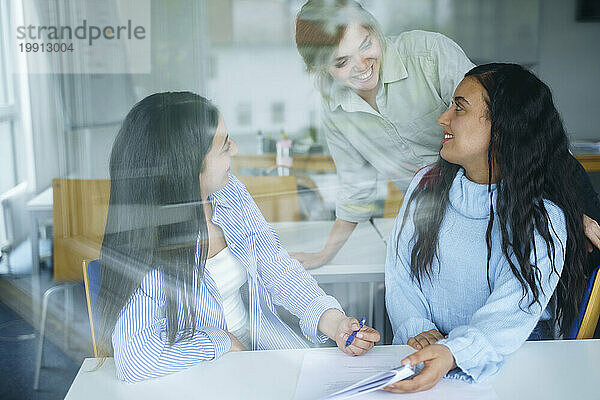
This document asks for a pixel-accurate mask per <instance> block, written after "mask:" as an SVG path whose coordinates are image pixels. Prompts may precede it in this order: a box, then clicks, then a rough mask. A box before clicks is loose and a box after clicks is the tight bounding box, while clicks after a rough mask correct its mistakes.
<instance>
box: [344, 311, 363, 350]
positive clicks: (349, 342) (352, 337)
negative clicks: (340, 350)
mask: <svg viewBox="0 0 600 400" xmlns="http://www.w3.org/2000/svg"><path fill="white" fill-rule="evenodd" d="M365 322H366V319H365V317H362V318H361V319H360V321H358V329H357V330H355V331H354V332H352V335H350V336H348V339H346V346H344V347H348V346H350V345H351V344H352V342H353V341H354V337H355V336H356V334H357V333H358V331H360V330H361V329H362V327H363V326H365Z"/></svg>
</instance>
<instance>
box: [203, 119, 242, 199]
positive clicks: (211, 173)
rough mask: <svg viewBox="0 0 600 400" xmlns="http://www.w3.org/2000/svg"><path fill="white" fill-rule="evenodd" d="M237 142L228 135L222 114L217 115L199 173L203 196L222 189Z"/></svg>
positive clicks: (227, 180) (235, 151) (227, 177)
mask: <svg viewBox="0 0 600 400" xmlns="http://www.w3.org/2000/svg"><path fill="white" fill-rule="evenodd" d="M237 150H238V148H237V144H236V143H235V142H234V141H233V139H231V138H230V137H229V134H228V133H227V127H226V126H225V121H223V116H221V115H219V124H218V125H217V130H216V132H215V136H214V137H213V141H212V146H211V147H210V150H209V151H208V153H206V157H204V168H203V169H202V172H201V173H200V190H201V191H202V196H203V198H206V197H208V196H209V195H210V194H212V193H214V192H216V191H218V190H220V189H222V188H223V187H225V185H227V182H229V171H230V169H231V157H232V156H234V155H235V154H236V153H237Z"/></svg>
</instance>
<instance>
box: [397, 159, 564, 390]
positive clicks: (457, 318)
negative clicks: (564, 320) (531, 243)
mask: <svg viewBox="0 0 600 400" xmlns="http://www.w3.org/2000/svg"><path fill="white" fill-rule="evenodd" d="M427 170H429V168H427V169H424V170H422V171H419V173H418V174H417V175H416V176H415V178H414V179H413V181H412V182H411V185H410V187H409V189H408V191H407V193H406V196H405V201H404V205H403V206H402V208H401V209H400V213H399V214H398V217H397V218H396V223H395V225H394V229H393V230H392V233H391V236H390V239H389V242H388V243H389V244H388V250H387V260H386V265H385V284H386V306H387V310H388V313H389V316H390V320H391V322H392V328H393V330H394V344H406V342H407V340H408V339H409V338H410V337H412V336H415V335H417V334H419V333H421V332H423V331H427V330H429V329H434V328H437V329H438V330H439V331H440V332H442V333H444V334H448V339H444V340H440V341H439V342H438V343H440V344H444V345H446V346H447V347H448V348H449V349H450V351H451V352H452V354H453V355H454V358H455V359H456V365H458V367H459V369H460V371H457V370H455V371H453V372H451V374H450V376H452V377H459V378H461V379H465V380H469V381H481V380H484V379H486V378H488V377H490V376H492V375H494V374H496V373H497V372H498V371H499V369H500V367H501V366H502V364H503V362H504V360H505V358H506V356H508V355H509V354H510V353H512V352H514V351H516V350H517V349H518V348H519V347H520V346H521V345H522V344H523V342H524V341H525V340H526V339H527V337H528V336H529V334H530V333H531V331H532V330H533V328H534V327H535V325H536V323H537V322H538V320H540V317H541V316H542V311H544V310H545V308H546V306H547V304H548V301H549V300H550V297H551V295H552V293H553V292H554V289H555V287H556V285H557V282H558V279H559V276H558V275H557V274H556V273H552V266H551V262H550V258H549V255H548V253H547V251H546V245H545V242H544V240H543V238H542V237H541V236H540V235H538V234H537V232H536V235H535V246H536V249H537V256H538V259H537V261H536V260H535V259H534V257H533V251H532V256H531V262H532V264H533V263H536V264H537V266H538V268H539V269H540V270H541V273H542V275H541V286H542V291H541V293H540V298H539V300H540V303H541V305H538V304H535V305H533V306H532V307H528V305H529V303H530V300H531V293H530V292H528V293H527V296H526V297H525V298H524V299H523V300H522V301H521V298H522V296H523V291H522V287H521V285H520V284H519V282H518V281H517V279H516V278H515V276H514V275H513V273H512V271H511V269H510V266H509V264H508V261H507V259H506V258H505V257H504V255H503V254H502V250H501V234H500V228H499V226H498V225H497V224H496V223H494V226H493V228H492V250H491V255H492V256H491V260H490V283H491V289H492V290H491V293H490V290H489V288H488V282H487V274H486V259H487V248H486V243H485V232H486V229H487V225H488V219H489V209H490V198H489V193H488V191H487V190H488V189H487V185H480V184H477V183H474V182H472V181H470V180H468V179H467V178H466V177H465V175H464V170H463V169H461V170H460V171H459V172H458V173H457V174H456V177H455V179H454V181H453V183H452V187H451V188H450V193H449V200H450V204H449V206H448V209H447V210H446V215H445V218H444V220H443V222H442V225H441V227H440V233H439V246H438V252H437V254H438V256H439V262H438V261H437V260H436V259H435V257H434V261H433V268H432V271H433V273H432V276H431V277H432V279H431V280H429V279H427V278H426V277H425V279H422V280H421V281H422V285H421V287H419V285H418V283H417V282H416V281H415V280H413V279H411V276H410V253H411V250H412V244H411V238H412V235H413V232H414V224H413V220H412V218H411V216H412V210H413V209H414V205H413V206H411V212H410V213H409V214H408V218H407V220H406V223H405V225H404V229H403V230H402V232H401V234H400V237H399V239H398V232H399V230H400V227H401V224H402V218H403V216H404V213H405V212H406V204H407V203H408V199H409V198H410V196H411V194H412V192H413V190H414V188H415V186H416V185H417V183H418V182H419V181H420V180H421V178H422V177H423V175H424V174H425V173H426V172H427ZM492 191H493V196H494V197H493V200H492V201H494V204H495V201H496V187H495V185H494V186H493V189H492ZM544 205H545V207H546V210H547V211H548V215H549V217H550V223H551V228H550V232H551V233H552V234H553V240H554V245H555V248H556V251H555V268H556V270H557V272H558V273H559V274H560V272H561V271H562V267H563V263H564V253H565V246H566V242H567V230H566V225H565V218H564V214H563V212H562V210H561V209H560V208H559V207H558V206H556V205H555V204H554V203H552V202H550V201H544ZM419 212H427V211H426V210H419ZM495 221H497V218H496V220H495ZM552 227H553V228H554V232H553V231H552ZM513 262H514V263H515V265H518V264H517V262H516V259H514V260H513ZM549 317H550V314H549V313H548V312H547V311H546V312H544V318H549Z"/></svg>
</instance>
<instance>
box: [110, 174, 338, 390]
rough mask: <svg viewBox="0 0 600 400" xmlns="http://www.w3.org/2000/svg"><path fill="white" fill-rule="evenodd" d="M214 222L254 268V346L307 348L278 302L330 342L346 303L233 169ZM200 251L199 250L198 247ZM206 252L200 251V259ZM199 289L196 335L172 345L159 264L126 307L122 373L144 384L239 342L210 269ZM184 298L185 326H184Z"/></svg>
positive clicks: (121, 327)
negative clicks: (327, 324)
mask: <svg viewBox="0 0 600 400" xmlns="http://www.w3.org/2000/svg"><path fill="white" fill-rule="evenodd" d="M210 201H211V204H212V207H213V216H212V222H213V223H214V224H215V225H217V226H219V227H220V228H221V229H222V231H223V233H224V235H225V241H226V242H227V245H228V247H229V249H230V250H231V252H232V253H233V255H234V256H235V257H236V258H237V259H238V260H239V261H240V262H241V263H242V264H243V265H244V266H245V267H246V269H247V276H248V311H249V316H250V336H251V344H252V350H266V349H287V348H302V347H307V344H306V342H305V341H304V340H302V339H301V338H300V337H298V335H296V334H295V333H294V332H293V331H292V329H291V328H290V327H289V326H287V325H286V324H285V323H284V322H283V321H282V320H281V318H280V317H279V315H278V314H277V311H276V310H275V305H280V306H283V307H285V308H286V309H287V310H289V311H290V312H291V313H292V314H294V315H296V316H297V317H298V318H299V319H300V328H301V330H302V333H303V334H304V336H305V337H306V338H307V339H308V340H310V341H311V342H313V343H323V342H325V341H326V340H327V336H325V335H323V334H321V333H319V331H318V323H319V319H320V317H321V315H322V314H323V313H324V312H325V311H326V310H328V309H330V308H335V309H338V310H342V308H341V306H340V304H339V303H338V302H337V300H335V299H334V298H333V297H331V296H327V295H326V294H325V292H323V290H322V289H321V288H320V287H319V286H318V285H317V283H316V281H315V280H314V278H313V277H312V276H311V275H310V274H309V273H308V272H307V271H306V270H305V269H304V268H303V267H302V265H301V264H300V263H299V262H298V261H297V260H294V259H292V258H290V256H289V255H288V253H287V252H286V251H285V249H284V248H283V247H282V246H281V243H280V241H279V238H278V236H277V234H276V233H275V232H274V231H273V229H272V228H271V227H270V226H269V224H267V222H266V221H265V219H264V217H263V216H262V214H261V212H260V210H259V209H258V207H257V206H256V203H255V202H254V200H252V197H251V196H250V194H249V193H248V191H247V190H246V188H245V187H244V185H243V184H242V183H241V182H240V181H239V180H238V179H237V178H236V177H234V176H233V175H229V183H228V184H227V185H226V186H225V187H224V188H223V189H221V190H220V191H218V192H216V193H214V194H212V195H211V196H210ZM197 253H198V252H197ZM197 258H198V254H197V255H196V259H197ZM200 279H201V282H200V285H199V291H198V293H196V296H195V297H196V301H197V303H196V304H197V305H196V307H197V309H198V316H197V319H196V326H197V328H196V331H195V332H194V335H193V337H192V338H190V339H184V340H180V341H178V342H176V343H174V344H173V345H172V346H169V343H168V338H167V319H166V298H165V294H164V291H163V290H162V287H161V286H162V283H161V277H160V273H159V271H158V269H156V270H154V271H153V272H151V273H149V274H148V275H147V276H146V277H145V278H144V279H143V280H142V282H141V285H140V288H138V289H137V290H136V292H135V293H134V294H133V295H132V297H131V299H130V301H129V302H128V303H127V305H126V306H125V307H124V308H123V311H122V312H121V315H120V316H119V319H118V320H117V323H116V325H115V330H114V333H113V336H112V343H113V349H114V358H115V365H116V367H117V376H118V378H119V379H122V380H125V381H129V382H136V381H140V380H143V379H147V378H152V377H157V376H161V375H165V374H168V373H171V372H175V371H179V370H182V369H185V368H188V367H190V366H192V365H194V364H196V363H198V362H200V361H209V360H214V359H216V358H218V357H220V356H221V355H223V354H224V353H226V352H228V351H229V349H230V347H231V341H230V339H229V336H228V335H227V333H226V330H227V325H226V323H225V317H224V314H223V308H222V307H221V296H220V294H219V291H218V290H217V288H216V285H215V282H214V280H213V279H212V277H211V276H210V273H209V272H208V271H207V270H205V271H204V277H203V278H200ZM183 324H184V318H183V305H182V304H181V302H180V303H179V325H180V326H179V327H180V329H183Z"/></svg>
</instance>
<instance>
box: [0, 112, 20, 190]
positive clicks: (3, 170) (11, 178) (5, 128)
mask: <svg viewBox="0 0 600 400" xmlns="http://www.w3.org/2000/svg"><path fill="white" fill-rule="evenodd" d="M0 149H2V156H1V157H0V193H4V192H6V191H7V190H8V189H10V188H12V187H13V186H15V184H16V182H15V157H14V151H13V150H14V146H13V138H12V124H11V122H10V121H2V122H0Z"/></svg>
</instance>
